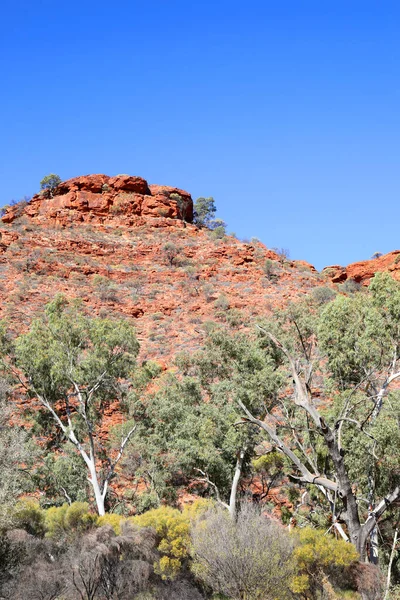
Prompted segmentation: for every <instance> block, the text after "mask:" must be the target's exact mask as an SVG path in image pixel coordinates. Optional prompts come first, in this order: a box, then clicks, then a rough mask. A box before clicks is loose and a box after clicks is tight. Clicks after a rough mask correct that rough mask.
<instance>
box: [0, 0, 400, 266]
mask: <svg viewBox="0 0 400 600" xmlns="http://www.w3.org/2000/svg"><path fill="white" fill-rule="evenodd" d="M0 16H1V22H2V31H1V36H0V67H1V71H0V72H1V94H0V176H1V197H0V204H6V203H7V202H9V201H10V199H12V198H15V199H17V198H20V197H22V196H24V195H32V194H33V193H34V192H36V191H37V189H38V187H39V184H38V182H39V181H40V179H41V178H42V177H43V176H44V175H46V174H48V173H50V172H55V173H58V174H59V175H60V176H61V178H62V179H67V178H70V177H74V176H77V175H83V174H88V173H106V174H109V175H115V174H117V173H130V174H133V175H141V176H143V177H145V178H146V179H147V180H148V181H149V182H151V183H160V184H167V185H173V186H178V187H181V188H184V189H187V190H188V191H190V192H191V193H192V195H193V197H194V198H196V197H198V196H200V195H204V196H211V195H212V196H214V198H215V200H216V204H217V207H218V216H219V217H221V218H223V219H225V220H226V221H227V223H228V230H229V231H234V232H236V234H237V235H238V237H240V238H250V237H252V236H255V237H258V238H260V239H261V240H262V241H263V242H264V243H265V244H266V245H267V246H269V247H273V246H279V247H285V248H288V249H289V250H290V254H291V256H292V257H293V258H298V259H300V258H302V259H305V260H308V261H310V262H312V263H314V264H315V265H316V266H317V267H318V268H322V267H323V266H325V265H329V264H333V263H339V264H347V263H349V262H352V261H355V260H360V259H365V258H369V257H370V256H371V254H372V253H373V252H375V251H381V252H387V251H389V250H392V249H396V248H399V247H400V239H399V238H400V236H399V192H400V168H399V167H400V122H399V116H400V36H399V27H400V3H399V2H398V1H394V2H389V1H385V0H376V1H374V2H371V1H369V0H359V1H356V0H354V1H353V0H288V1H285V0H282V1H276V0H274V1H268V0H257V1H252V0H248V1H247V2H244V1H241V2H238V1H236V0H201V1H198V2H189V1H188V0H169V1H167V0H142V1H140V2H139V1H137V0H118V1H116V2H114V3H112V2H111V1H110V0H108V1H107V2H105V1H104V0H97V1H93V0H80V1H79V2H78V1H76V0H68V1H66V2H57V1H54V0H51V1H50V0H36V1H35V2H33V1H32V0H12V1H11V0H3V2H2V3H1V8H0Z"/></svg>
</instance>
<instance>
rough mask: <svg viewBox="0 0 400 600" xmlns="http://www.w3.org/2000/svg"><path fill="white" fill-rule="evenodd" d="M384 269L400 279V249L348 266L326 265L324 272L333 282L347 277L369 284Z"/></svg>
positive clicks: (339, 281) (341, 280) (344, 279)
mask: <svg viewBox="0 0 400 600" xmlns="http://www.w3.org/2000/svg"><path fill="white" fill-rule="evenodd" d="M383 271H388V272H389V273H392V276H393V277H394V278H395V279H397V280H398V281H400V250H394V251H393V252H389V253H388V254H384V255H383V256H379V257H378V258H371V259H370V260H363V261H360V262H356V263H352V264H350V265H348V266H347V267H340V266H339V265H334V266H331V267H325V269H324V270H323V271H322V272H323V273H325V274H326V275H327V276H328V278H329V279H330V280H331V281H332V283H342V282H344V281H346V280H347V279H352V280H354V281H356V282H357V283H363V284H364V285H368V283H369V282H370V280H371V277H373V276H374V275H375V273H381V272H383Z"/></svg>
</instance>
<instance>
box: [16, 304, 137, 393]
mask: <svg viewBox="0 0 400 600" xmlns="http://www.w3.org/2000/svg"><path fill="white" fill-rule="evenodd" d="M138 350H139V344H138V342H137V340H136V337H135V334H134V332H133V329H132V327H131V325H130V324H129V323H128V322H127V321H125V320H119V321H116V320H113V319H97V318H96V319H92V318H90V317H87V316H86V315H85V314H84V313H83V312H82V311H80V310H79V307H78V306H77V305H76V304H74V303H70V302H68V301H67V299H66V298H65V297H63V296H57V297H56V298H55V300H54V301H53V302H51V303H50V304H48V305H47V307H46V315H45V317H44V318H43V319H36V320H35V321H34V322H33V323H32V326H31V329H30V331H29V332H28V333H27V334H24V335H22V336H20V337H19V338H18V339H17V341H16V359H17V364H18V366H19V367H20V368H21V369H23V371H24V372H25V373H26V375H27V376H28V377H29V381H30V382H31V384H32V387H31V391H32V393H33V394H40V395H42V396H44V397H45V398H46V399H47V400H48V401H49V402H50V403H53V402H56V401H58V400H61V399H63V398H67V397H68V392H69V390H70V387H71V379H72V380H74V381H76V382H77V383H78V384H79V385H80V386H82V387H83V388H84V389H85V390H90V389H91V387H92V385H93V384H94V382H96V381H97V380H98V379H99V377H101V375H102V374H103V373H104V374H105V375H104V376H103V378H102V379H101V382H100V385H99V386H98V388H97V389H96V396H97V397H98V398H99V399H105V398H107V397H109V395H110V393H112V392H114V393H116V392H117V379H118V378H123V377H127V376H128V374H129V373H130V371H131V370H132V369H133V368H134V366H135V362H136V356H137V353H138Z"/></svg>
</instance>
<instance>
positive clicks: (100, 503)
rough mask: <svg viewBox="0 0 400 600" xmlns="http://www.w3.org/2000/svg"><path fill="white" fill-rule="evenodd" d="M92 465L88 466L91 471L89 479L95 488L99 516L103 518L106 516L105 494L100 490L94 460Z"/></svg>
mask: <svg viewBox="0 0 400 600" xmlns="http://www.w3.org/2000/svg"><path fill="white" fill-rule="evenodd" d="M90 463H91V464H90V465H88V467H89V471H90V477H88V481H89V482H90V484H91V486H92V488H93V493H94V499H95V500H96V505H97V512H98V513H99V516H100V517H102V516H103V515H105V514H106V511H105V508H104V499H105V494H103V493H102V491H101V489H100V484H99V480H98V478H97V473H96V467H95V464H94V459H92V460H91V461H90Z"/></svg>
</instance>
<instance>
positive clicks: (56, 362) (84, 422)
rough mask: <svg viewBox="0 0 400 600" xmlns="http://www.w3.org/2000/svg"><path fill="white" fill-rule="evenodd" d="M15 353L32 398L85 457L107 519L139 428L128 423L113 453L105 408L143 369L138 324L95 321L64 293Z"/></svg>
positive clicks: (99, 507)
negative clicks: (111, 487) (119, 470)
mask: <svg viewBox="0 0 400 600" xmlns="http://www.w3.org/2000/svg"><path fill="white" fill-rule="evenodd" d="M14 351H15V364H16V366H17V368H18V369H19V372H20V373H22V378H21V383H22V384H23V385H24V387H25V389H26V391H27V393H28V394H29V396H30V397H31V398H32V399H36V400H37V402H38V405H39V408H40V412H41V413H42V414H43V413H44V414H45V416H48V417H50V420H52V421H53V423H54V425H55V427H56V428H57V429H58V431H59V433H61V435H62V437H63V438H64V439H65V441H67V442H68V443H70V444H72V445H73V446H74V447H75V448H76V450H77V451H78V453H79V454H80V456H81V457H82V459H83V461H84V463H85V465H86V468H87V471H88V481H89V483H90V485H91V486H92V489H93V493H94V497H95V500H96V504H97V510H98V512H99V514H100V515H103V514H104V513H105V499H106V495H107V490H108V484H109V482H110V479H111V478H112V477H113V476H114V475H115V467H116V465H117V463H118V462H119V460H120V458H121V456H122V453H123V451H124V448H125V446H126V444H127V443H128V442H129V440H130V438H131V436H132V435H133V432H134V430H135V426H134V424H133V422H129V421H126V423H125V424H124V425H123V426H122V428H121V440H120V443H119V444H118V447H117V448H114V449H111V448H106V447H105V445H104V444H103V443H102V441H101V437H100V436H99V432H100V429H101V425H102V422H103V414H104V409H105V408H106V406H107V404H109V403H110V402H111V401H114V400H122V398H123V396H124V394H125V389H124V386H123V385H122V384H121V381H122V380H124V379H125V378H127V377H128V376H129V374H130V372H131V371H132V369H133V368H134V367H135V365H136V357H137V354H138V351H139V344H138V342H137V340H136V337H135V334H134V331H133V328H132V326H131V325H130V324H129V323H128V322H127V321H126V320H118V321H117V320H112V319H100V318H90V317H88V316H86V315H85V314H84V313H83V312H82V311H81V310H79V308H78V306H77V305H76V304H74V303H70V302H68V301H67V300H66V299H65V298H64V297H62V296H57V297H56V298H55V300H54V301H53V302H51V303H50V304H49V305H48V306H47V307H46V311H45V316H44V317H43V318H41V319H36V320H35V321H33V323H32V325H31V328H30V330H29V332H28V333H26V334H24V335H21V336H20V337H19V338H18V339H17V340H16V343H15V350H14ZM121 408H122V405H121Z"/></svg>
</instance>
